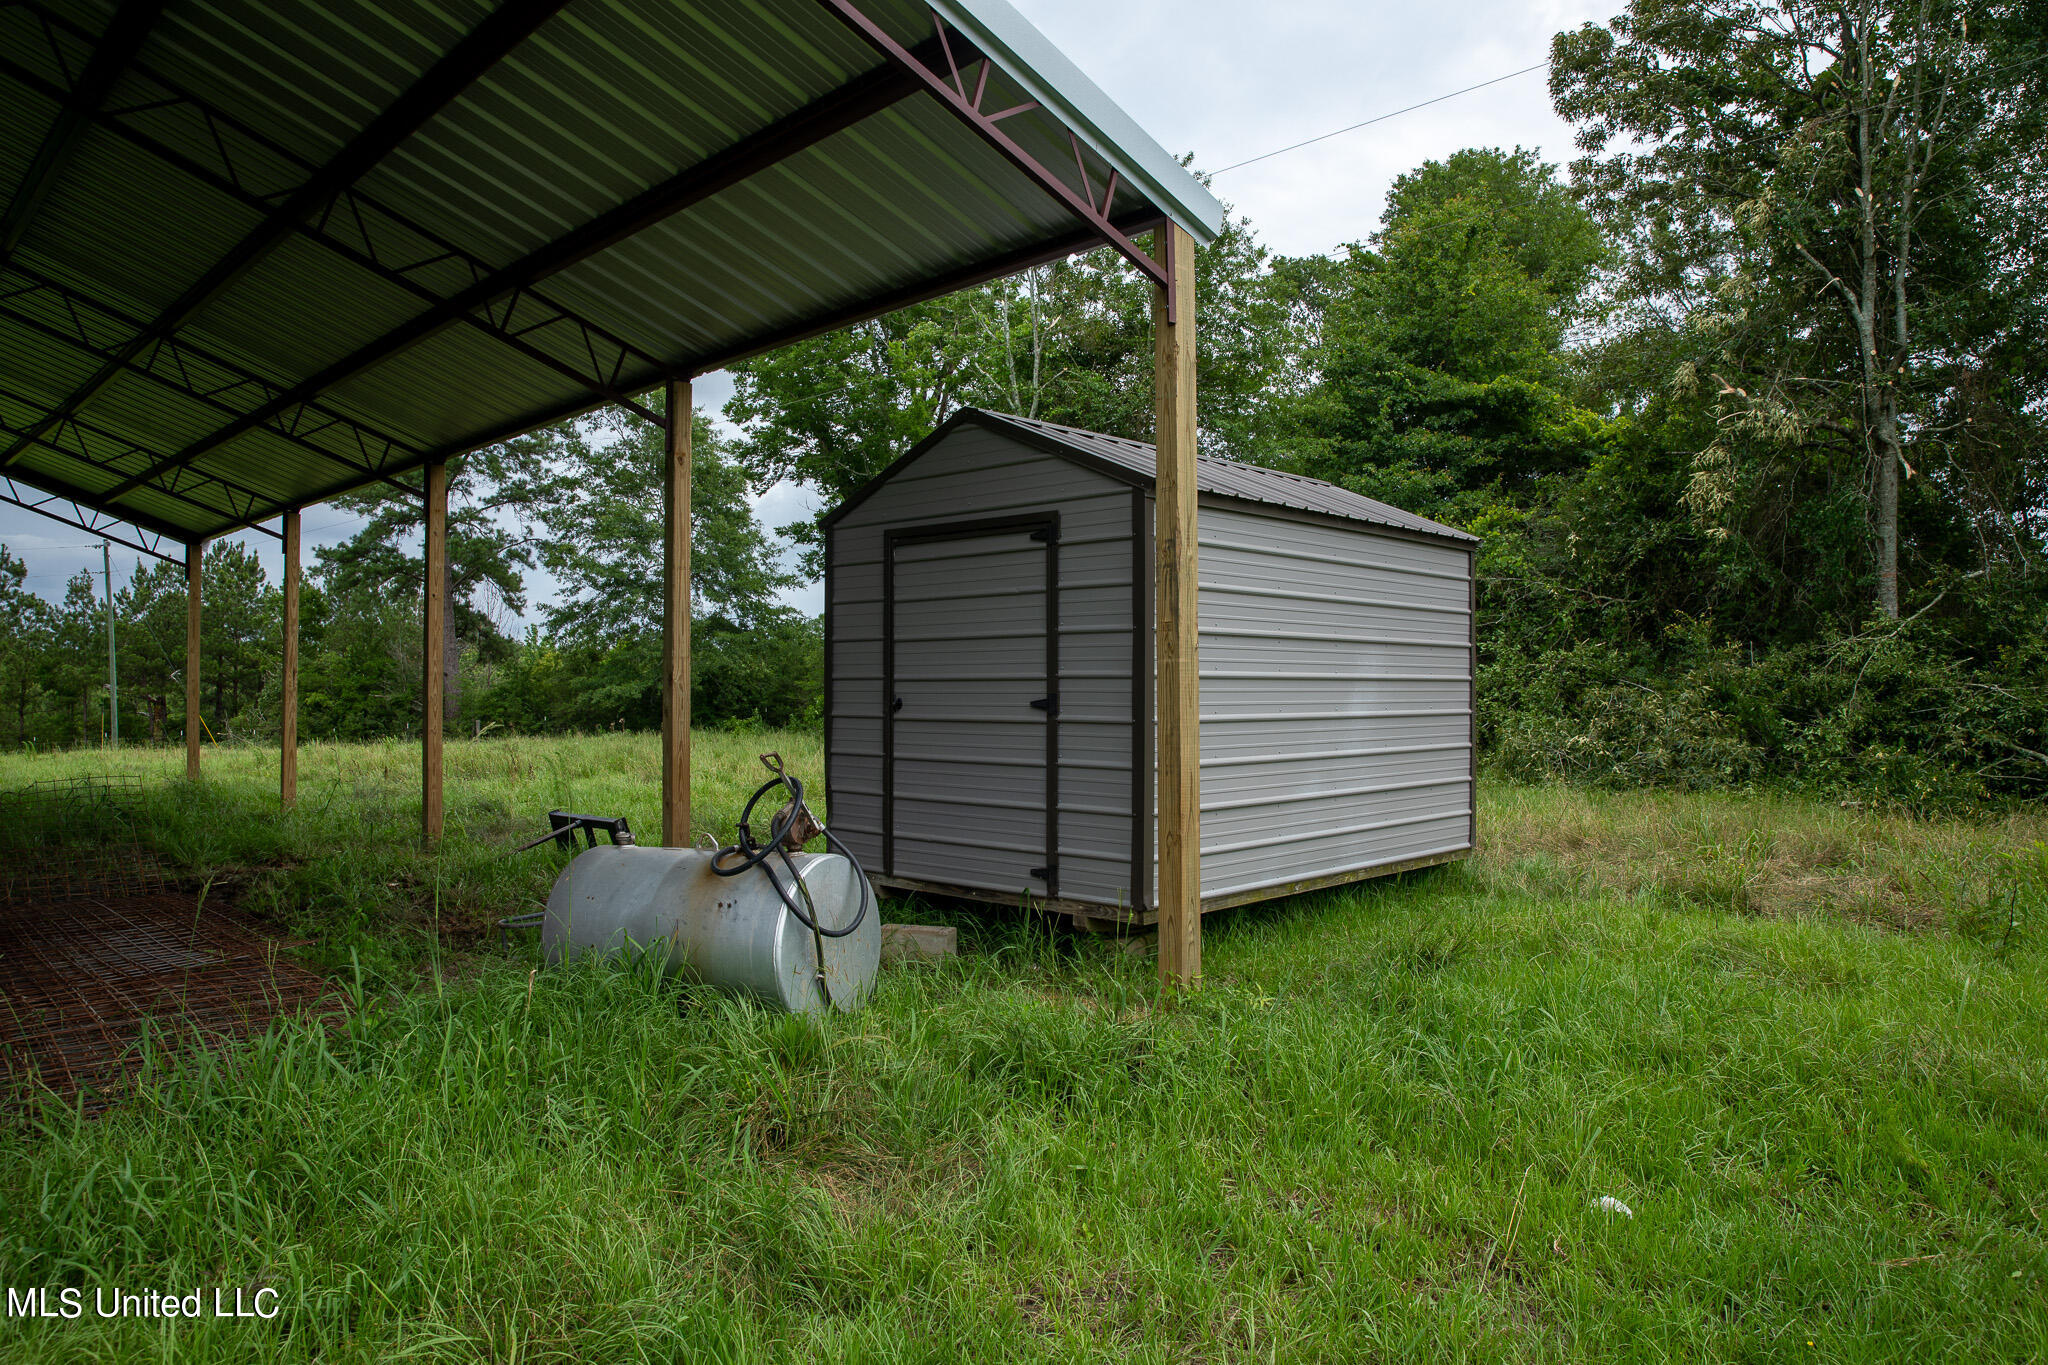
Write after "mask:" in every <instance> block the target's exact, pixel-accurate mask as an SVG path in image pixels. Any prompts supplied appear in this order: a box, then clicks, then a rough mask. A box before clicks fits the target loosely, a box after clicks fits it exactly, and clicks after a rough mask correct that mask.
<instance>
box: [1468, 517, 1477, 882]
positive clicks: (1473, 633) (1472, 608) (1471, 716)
mask: <svg viewBox="0 0 2048 1365" xmlns="http://www.w3.org/2000/svg"><path fill="white" fill-rule="evenodd" d="M1465 562H1466V564H1467V566H1468V567H1469V569H1470V576H1469V577H1468V578H1467V580H1466V584H1465V605H1466V616H1465V625H1466V635H1467V638H1468V639H1469V641H1470V652H1469V653H1468V655H1467V660H1466V665H1465V666H1466V670H1467V674H1466V679H1465V765H1466V772H1467V775H1468V777H1469V779H1470V783H1471V785H1470V788H1469V794H1468V797H1467V801H1466V804H1467V805H1469V806H1470V807H1471V808H1472V832H1471V835H1470V839H1471V844H1472V847H1473V849H1475V850H1477V849H1478V847H1479V551H1478V549H1477V548H1476V547H1475V548H1474V549H1473V551H1472V553H1471V554H1470V555H1469V556H1467V557H1466V561H1465Z"/></svg>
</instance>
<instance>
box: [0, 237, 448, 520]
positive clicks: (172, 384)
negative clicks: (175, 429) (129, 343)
mask: <svg viewBox="0 0 2048 1365" xmlns="http://www.w3.org/2000/svg"><path fill="white" fill-rule="evenodd" d="M0 318H6V319H7V320H9V321H11V322H14V323H17V324H19V325H21V326H23V327H27V328H29V329H31V330H33V331H35V332H37V333H38V334H40V335H42V336H45V337H48V338H50V339H51V340H54V341H60V342H63V343H64V344H66V345H68V346H71V347H74V348H75V349H77V350H79V351H81V352H83V353H85V354H86V355H90V356H93V357H94V358H96V359H99V360H101V361H105V360H106V359H107V358H108V357H109V356H111V355H113V354H114V353H115V351H116V349H117V348H118V347H119V346H120V345H121V343H122V340H123V339H124V338H126V337H129V336H132V335H133V334H134V332H135V330H136V328H137V327H138V326H140V324H139V323H138V322H137V321H136V319H134V318H133V317H130V316H128V315H127V314H124V313H121V312H119V311H118V310H116V309H112V308H109V307H107V306H105V305H104V304H101V303H98V302H95V301H94V300H92V299H89V298H87V297H85V296H84V295H82V294H80V293H78V292H77V291H76V290H73V289H69V288H66V287H65V286H64V285H62V284H59V283H58V282H57V281H55V280H53V279H51V278H49V277H48V276H46V275H43V274H41V273H40V272H38V271H34V270H30V269H29V268H27V267H26V266H21V265H14V266H10V267H8V268H7V269H6V270H4V271H0ZM128 370H129V372H130V373H133V374H135V375H138V376H140V377H141V378H144V379H147V380H149V381H150V382H151V383H153V384H155V385H157V386H158V387H160V388H164V389H168V390H170V391H171V392H173V393H176V394H178V395H180V396H181V397H185V398H189V399H191V400H193V401H194V402H196V403H200V404H203V405H205V406H207V407H210V408H212V409H214V410H215V411H217V412H219V413H221V414H223V415H224V416H227V417H230V418H232V417H239V416H241V415H242V414H243V413H245V412H247V411H249V410H250V409H251V408H252V407H254V406H257V405H259V404H261V403H263V402H265V401H267V400H268V399H270V398H271V397H272V396H274V395H275V394H276V393H277V392H278V391H279V389H280V388H281V387H282V386H281V385H278V384H276V383H273V382H271V381H270V380H267V379H264V378H262V377H261V376H259V375H256V374H254V373H252V372H250V371H249V370H247V369H245V368H243V367H241V366H239V365H236V364H235V363H234V362H232V361H230V360H228V359H226V358H225V357H223V356H221V355H219V354H218V353H216V352H213V351H210V350H208V349H206V348H205V347H201V346H197V345H194V344H192V343H190V342H187V341H185V340H184V339H183V338H182V337H179V336H177V335H172V336H169V337H165V338H163V339H162V340H160V341H158V342H157V343H156V344H155V345H153V346H150V347H148V348H146V349H145V350H143V351H142V352H141V353H140V354H139V355H137V356H136V357H134V359H133V360H132V361H131V362H130V363H129V365H128ZM14 399H15V401H17V402H20V403H21V404H22V405H23V406H25V407H27V408H30V409H31V410H33V409H36V408H43V407H46V406H47V404H46V403H43V402H41V401H38V400H33V399H30V398H28V397H27V396H26V395H14ZM294 418H295V420H294V421H292V422H285V421H278V422H274V423H271V424H269V425H267V426H265V427H264V428H263V430H264V432H265V434H267V435H270V436H275V437H278V438H280V439H282V440H286V441H289V442H291V443H292V444H293V445H296V446H298V447H300V448H301V449H303V450H306V451H308V452H309V453H311V454H314V455H318V456H320V457H321V458H323V459H326V460H332V461H334V462H335V463H337V464H341V465H345V466H347V467H348V468H350V469H352V470H355V471H356V472H358V473H360V474H363V475H365V476H367V477H369V478H372V479H378V480H382V481H383V482H385V483H388V484H389V485H391V486H392V487H393V488H396V489H397V490H398V491H400V492H402V493H408V494H411V495H412V496H414V497H418V496H419V492H420V490H419V489H417V488H415V487H413V486H412V485H411V484H408V483H405V482H404V481H402V480H400V479H398V478H396V477H394V476H393V475H392V474H391V473H390V472H388V471H389V470H390V469H391V467H392V466H394V465H396V466H398V467H399V468H405V467H409V466H410V465H412V464H413V463H415V462H416V458H415V457H417V456H418V455H419V454H420V451H419V449H418V448H417V447H415V446H413V445H410V444H408V443H407V442H404V441H401V440H399V439H398V438H397V437H395V436H392V435H390V434H388V433H386V432H382V431H379V430H377V429H376V428H374V427H372V426H370V425H368V424H367V423H363V422H358V421H356V420H355V419H354V418H351V417H348V416H346V415H344V414H343V413H340V412H338V411H336V410H334V409H332V408H327V407H322V406H319V405H317V404H308V405H306V406H305V407H304V408H303V409H301V410H300V411H298V412H297V413H295V414H294ZM67 427H76V428H77V429H78V430H79V431H81V432H90V431H92V430H93V428H91V427H88V426H81V425H80V424H79V422H78V417H77V415H76V414H69V415H66V416H65V417H63V418H62V419H61V420H59V421H58V422H57V423H55V424H54V426H49V427H25V428H9V430H10V432H11V433H12V435H13V436H14V437H15V439H16V441H17V443H19V444H21V445H22V446H23V448H24V449H26V448H27V447H28V446H29V445H40V446H43V447H44V448H46V449H51V450H55V451H56V452H57V453H58V454H61V455H67V456H71V457H72V458H82V459H83V461H84V463H87V464H91V465H93V466H94V467H96V468H101V469H106V468H108V466H107V464H106V463H105V462H104V461H102V460H100V459H97V458H91V457H89V456H85V455H84V454H83V451H82V446H83V442H77V443H74V444H73V445H70V446H66V445H64V444H62V443H61V441H59V439H58V438H59V434H60V433H62V432H63V431H64V430H65V429H66V428H67ZM98 434H99V435H100V436H101V438H102V439H103V440H125V439H126V438H121V437H117V436H115V435H114V434H113V433H112V432H109V431H105V430H103V429H102V430H101V431H100V432H99V433H98ZM129 450H130V452H131V453H140V454H142V455H144V456H145V457H146V458H145V459H144V460H143V462H142V463H143V465H144V467H145V468H147V467H152V466H154V465H155V464H156V463H158V462H160V461H161V460H162V459H163V455H162V453H161V452H159V451H152V450H150V449H149V448H148V447H146V446H144V445H142V444H140V443H136V442H129ZM118 472H119V473H121V475H122V476H123V478H124V479H126V478H132V477H133V475H134V471H133V470H128V469H123V470H120V471H118ZM207 484H216V485H219V486H220V487H221V488H222V489H224V490H228V491H229V492H230V493H231V494H234V495H240V501H239V502H238V501H237V499H236V497H234V496H230V497H229V499H228V503H227V505H226V506H225V507H213V506H210V505H207V504H195V505H197V506H206V507H207V508H208V510H209V511H213V512H223V511H225V512H228V513H230V514H232V515H234V516H236V517H248V516H252V515H257V514H258V513H257V509H258V507H259V506H266V505H268V498H267V495H264V494H259V493H257V492H256V491H255V490H254V489H250V488H248V487H246V486H244V485H241V484H238V483H235V482H234V481H233V480H231V479H228V478H226V477H224V476H221V475H215V474H208V473H202V472H200V471H198V470H193V469H184V470H171V471H168V472H167V476H166V477H163V478H160V479H158V480H156V481H154V482H152V483H151V485H150V487H151V488H152V489H153V491H157V492H164V493H170V494H172V495H174V496H180V495H181V485H182V486H183V489H184V490H185V491H186V492H189V491H190V490H191V489H193V488H194V487H195V486H205V485H207ZM124 491H127V490H125V489H124ZM108 496H109V497H112V496H113V495H112V494H109V495H108ZM185 500H186V501H188V502H190V501H192V499H191V498H190V497H189V496H186V497H185Z"/></svg>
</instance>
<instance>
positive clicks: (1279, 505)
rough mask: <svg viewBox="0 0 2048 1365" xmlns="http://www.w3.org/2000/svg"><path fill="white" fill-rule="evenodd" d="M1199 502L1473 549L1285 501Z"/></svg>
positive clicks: (1454, 539)
mask: <svg viewBox="0 0 2048 1365" xmlns="http://www.w3.org/2000/svg"><path fill="white" fill-rule="evenodd" d="M1198 500H1199V504H1200V505H1201V506H1203V507H1209V506H1222V507H1230V508H1241V509H1243V510H1244V511H1247V512H1254V513H1258V514H1261V515H1264V516H1270V517H1279V518H1282V519H1284V520H1288V521H1305V522H1312V523H1314V524H1315V525H1318V526H1329V527H1334V528H1335V529H1337V530H1340V531H1354V532H1356V531H1364V532H1367V533H1368V534H1371V535H1376V536H1385V537H1387V538H1388V539H1389V540H1405V541H1408V542H1410V543H1411V544H1415V545H1435V546H1438V547H1442V546H1446V545H1448V546H1450V547H1451V548H1452V549H1457V550H1469V549H1471V548H1472V546H1473V540H1472V539H1467V538H1466V537H1465V536H1440V535H1436V534H1434V533H1432V532H1429V531H1417V530H1415V529H1414V528H1412V527H1408V526H1389V525H1387V524H1386V523H1385V522H1383V521H1366V520H1365V519H1363V518H1361V517H1340V516H1337V515H1335V514H1334V513H1330V512H1312V511H1310V510H1309V509H1308V508H1306V507H1289V506H1288V505H1287V504H1286V503H1284V502H1262V501H1260V500H1259V499H1257V498H1238V497H1232V496H1231V495H1230V494H1228V493H1212V492H1210V491H1209V490H1208V489H1206V488H1205V489H1203V490H1202V491H1201V493H1200V494H1199V495H1198ZM1475 539H1476V538H1475Z"/></svg>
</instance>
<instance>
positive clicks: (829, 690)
mask: <svg viewBox="0 0 2048 1365" xmlns="http://www.w3.org/2000/svg"><path fill="white" fill-rule="evenodd" d="M832 540H833V536H832V531H831V529H830V528H829V527H828V528H827V529H826V531H825V697H824V701H823V702H822V703H821V705H822V706H823V707H824V708H825V716H824V730H825V751H824V761H825V819H826V820H827V821H830V820H831V819H833V818H834V817H833V812H834V811H836V810H837V809H838V808H839V807H838V802H837V800H836V799H835V798H836V797H837V795H838V793H837V792H836V791H835V790H834V789H833V786H832V778H833V770H832V699H833V696H834V686H833V684H834V680H835V679H836V678H837V676H838V673H839V659H838V656H837V655H836V654H835V653H834V652H833V650H834V645H835V643H836V642H835V639H834V636H835V632H834V631H833V629H832V620H833V618H834V617H835V616H837V615H838V612H837V611H836V610H834V608H833V606H832Z"/></svg>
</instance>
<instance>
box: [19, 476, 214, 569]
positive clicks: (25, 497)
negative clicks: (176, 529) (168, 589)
mask: <svg viewBox="0 0 2048 1365" xmlns="http://www.w3.org/2000/svg"><path fill="white" fill-rule="evenodd" d="M38 477H39V478H40V476H38ZM74 491H76V493H77V496H72V495H71V493H70V492H67V493H61V494H60V493H52V492H48V491H45V490H44V489H41V488H31V487H28V486H27V485H25V484H21V483H17V482H16V481H15V480H14V478H13V476H11V475H8V474H0V502H5V503H11V504H13V505H14V506H16V507H20V508H25V509H26V510H28V511H30V512H37V513H40V514H41V515H43V516H46V517H48V518H49V519H50V520H52V521H61V522H63V523H64V524H65V525H66V526H74V527H76V528H78V529H79V530H81V531H84V532H85V533H86V534H88V535H95V536H99V537H100V538H102V539H104V540H111V541H113V542H114V543H115V544H116V545H126V546H127V547H128V548H129V549H131V550H140V551H142V553H144V554H146V555H153V556H155V557H156V558H158V559H161V560H162V561H164V563H166V564H183V563H184V562H185V554H184V543H185V542H184V541H183V540H181V539H180V538H179V537H178V536H175V535H172V534H170V533H169V532H167V531H159V530H156V529H154V528H152V527H148V526H144V525H142V524H140V523H138V522H133V521H129V520H127V519H125V518H122V517H117V516H114V515H113V514H112V513H109V512H101V511H97V510H95V509H94V508H93V507H92V505H91V504H90V503H85V502H80V501H79V500H78V499H79V498H82V497H90V496H91V495H90V494H88V493H85V492H83V491H82V490H74ZM124 528H125V529H124ZM166 545H176V546H178V547H179V551H178V553H176V554H169V553H166V552H165V550H164V548H163V547H164V546H166Z"/></svg>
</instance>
